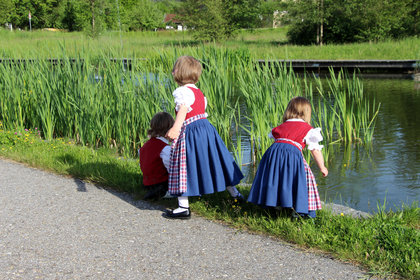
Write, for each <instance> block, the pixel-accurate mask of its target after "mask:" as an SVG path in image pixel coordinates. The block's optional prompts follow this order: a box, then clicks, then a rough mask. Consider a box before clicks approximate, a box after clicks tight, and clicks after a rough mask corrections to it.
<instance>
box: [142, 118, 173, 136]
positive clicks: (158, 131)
mask: <svg viewBox="0 0 420 280" xmlns="http://www.w3.org/2000/svg"><path fill="white" fill-rule="evenodd" d="M174 123H175V120H174V118H173V117H172V116H171V114H169V113H166V112H159V113H157V114H156V115H154V116H153V118H152V120H151V121H150V129H149V130H148V131H147V134H148V135H149V136H150V137H158V136H162V137H165V135H166V132H168V130H169V129H171V127H172V126H173V125H174Z"/></svg>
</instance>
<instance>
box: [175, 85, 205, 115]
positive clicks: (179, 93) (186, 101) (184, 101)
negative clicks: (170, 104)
mask: <svg viewBox="0 0 420 280" xmlns="http://www.w3.org/2000/svg"><path fill="white" fill-rule="evenodd" d="M188 87H193V88H197V87H196V86H195V85H194V84H186V85H183V86H180V87H179V88H177V89H176V90H174V92H173V93H172V95H173V96H174V98H175V110H176V111H178V110H179V107H180V106H181V105H185V106H187V107H188V113H189V112H191V111H192V108H191V105H192V104H194V102H195V97H194V92H193V91H192V90H191V89H190V88H188ZM206 107H207V98H206V97H204V108H206Z"/></svg>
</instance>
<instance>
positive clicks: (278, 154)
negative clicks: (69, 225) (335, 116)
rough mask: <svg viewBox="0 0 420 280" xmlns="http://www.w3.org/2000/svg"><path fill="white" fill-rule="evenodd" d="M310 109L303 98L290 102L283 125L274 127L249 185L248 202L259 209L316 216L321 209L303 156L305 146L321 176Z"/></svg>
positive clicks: (317, 135) (317, 137)
mask: <svg viewBox="0 0 420 280" xmlns="http://www.w3.org/2000/svg"><path fill="white" fill-rule="evenodd" d="M310 117H311V106H310V103H309V101H307V100H306V99H305V98H303V97H296V98H294V99H292V100H291V101H290V102H289V105H288V106H287V108H286V112H285V114H284V116H283V123H282V124H281V125H280V126H278V127H276V128H274V129H273V130H272V132H271V135H270V136H271V137H272V138H274V139H275V143H273V144H272V145H271V146H270V148H268V149H267V151H266V152H265V153H264V155H263V157H262V159H261V162H260V164H259V166H258V170H257V173H256V175H255V178H254V181H253V183H252V187H251V191H250V194H249V197H248V201H249V202H252V203H254V204H257V205H261V206H269V207H270V206H271V207H277V206H280V207H284V208H292V209H294V211H296V212H297V213H299V214H300V215H301V216H309V217H315V216H316V212H315V211H316V210H318V209H321V208H322V207H321V201H320V198H319V194H318V189H317V184H316V181H315V176H314V175H313V173H312V170H311V169H310V167H309V165H308V163H307V162H306V161H305V159H304V158H303V155H302V149H303V148H305V146H306V145H307V146H308V149H309V150H311V153H312V156H313V157H314V159H315V161H316V163H317V165H318V167H319V168H320V170H321V172H322V174H323V175H324V176H327V175H328V170H327V168H326V167H325V165H324V159H323V157H322V153H321V151H320V150H321V149H322V146H321V145H319V144H318V142H319V141H321V140H322V136H321V133H320V128H315V129H314V128H312V127H311V126H310V125H309V120H310Z"/></svg>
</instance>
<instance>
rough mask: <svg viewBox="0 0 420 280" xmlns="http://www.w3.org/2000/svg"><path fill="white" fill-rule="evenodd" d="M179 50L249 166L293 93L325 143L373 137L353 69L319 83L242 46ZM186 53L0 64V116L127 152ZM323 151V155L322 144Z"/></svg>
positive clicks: (11, 125) (159, 106) (215, 120)
mask: <svg viewBox="0 0 420 280" xmlns="http://www.w3.org/2000/svg"><path fill="white" fill-rule="evenodd" d="M184 51H185V50H184ZM185 53H188V54H189V55H192V56H194V57H197V58H198V59H199V60H200V61H201V62H202V64H203V67H204V70H203V74H202V76H201V78H200V82H199V84H198V86H199V87H200V88H201V89H202V90H203V92H204V94H205V95H206V97H207V99H208V109H207V111H208V113H209V120H210V122H211V123H212V124H213V125H214V126H215V127H216V129H217V130H218V132H219V134H220V135H221V137H222V139H223V140H224V141H225V143H226V144H227V146H228V147H229V149H230V150H231V151H232V152H233V153H234V154H235V156H236V158H237V159H238V160H239V161H241V160H240V159H241V158H242V156H241V155H242V150H241V141H242V140H241V139H243V136H246V138H247V139H249V141H250V143H251V148H252V158H253V163H254V164H255V163H256V162H258V161H259V159H261V157H262V155H263V153H264V152H265V150H266V149H267V148H268V147H269V146H270V145H271V143H272V140H271V139H269V138H268V133H269V132H270V131H271V129H272V128H273V127H275V126H277V125H279V124H280V123H281V119H282V115H283V112H284V110H285V108H286V105H287V103H288V102H289V100H290V99H291V98H292V97H294V96H298V95H303V96H306V97H307V98H308V99H309V100H310V101H311V102H312V104H313V118H312V124H313V126H319V127H321V128H322V131H323V133H324V137H325V143H324V144H326V145H327V146H328V144H333V143H339V142H345V143H350V142H358V143H369V142H370V141H371V140H372V135H373V131H374V127H375V120H376V119H375V117H376V115H377V113H378V110H379V104H376V103H375V101H374V100H369V99H368V98H367V97H366V96H365V95H364V94H363V85H362V83H361V81H360V80H359V79H358V78H357V77H356V76H355V75H353V76H348V75H345V74H344V73H338V74H334V73H333V72H332V73H331V78H330V79H328V80H327V82H326V83H325V82H324V83H323V82H322V81H321V80H319V79H312V78H308V77H303V78H300V77H298V76H297V75H296V74H295V73H293V71H292V70H291V69H290V68H289V67H288V65H285V64H282V63H277V64H274V65H272V66H271V67H268V66H256V65H255V64H254V63H253V61H252V59H251V55H250V53H249V51H247V50H245V49H238V50H230V49H227V48H220V47H218V48H215V47H212V46H205V45H202V46H199V47H194V48H188V49H187V51H186V52H185ZM185 53H184V52H183V53H180V52H179V51H178V50H177V49H173V50H171V51H165V52H162V53H160V54H159V55H156V56H153V57H150V58H149V59H148V60H139V59H136V57H134V59H133V64H132V65H131V68H130V69H128V68H127V67H126V65H124V64H123V63H122V62H113V61H111V60H110V59H109V58H110V57H111V58H112V57H115V55H116V54H113V53H103V54H101V55H97V54H95V55H93V54H92V53H89V52H86V53H82V54H81V55H79V56H78V57H77V58H76V59H75V60H74V61H72V60H70V58H69V57H65V56H64V55H63V56H64V58H63V59H62V60H61V64H59V65H56V66H53V65H51V64H50V63H48V62H47V61H45V60H37V61H36V62H33V63H27V64H20V65H7V64H0V121H2V122H3V125H4V127H6V128H8V129H15V128H22V129H23V128H31V129H35V128H38V129H39V130H40V131H41V132H42V136H43V137H44V138H45V139H46V140H52V139H53V138H56V137H67V138H71V139H74V140H75V141H76V142H77V143H80V144H83V145H89V146H92V147H102V146H104V147H110V148H117V149H118V151H119V152H120V153H121V154H123V155H125V156H135V155H136V151H137V148H138V146H140V145H141V144H142V143H143V142H144V141H145V140H146V139H147V135H146V132H147V129H148V127H149V122H150V119H151V118H152V116H153V115H154V114H155V113H156V112H159V111H167V112H170V113H173V97H172V95H171V93H172V91H173V90H174V89H175V88H176V85H175V83H174V81H173V80H172V77H171V75H170V73H171V70H172V65H173V63H174V61H175V59H176V58H177V57H178V56H180V55H183V54H185ZM240 108H242V109H240ZM241 111H242V112H241ZM232 139H236V141H235V142H234V141H232ZM324 153H325V156H326V157H328V150H327V149H326V150H324ZM240 163H241V162H240Z"/></svg>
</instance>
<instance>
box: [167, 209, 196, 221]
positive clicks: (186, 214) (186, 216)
mask: <svg viewBox="0 0 420 280" xmlns="http://www.w3.org/2000/svg"><path fill="white" fill-rule="evenodd" d="M180 208H184V209H185V211H182V212H179V213H174V210H170V211H166V214H165V215H164V217H165V218H167V219H181V220H188V219H189V218H191V211H190V208H185V207H180Z"/></svg>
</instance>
